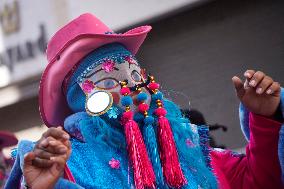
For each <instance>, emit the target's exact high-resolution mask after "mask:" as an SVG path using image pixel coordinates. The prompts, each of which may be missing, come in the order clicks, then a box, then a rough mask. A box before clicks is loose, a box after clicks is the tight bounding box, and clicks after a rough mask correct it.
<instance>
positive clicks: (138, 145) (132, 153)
mask: <svg viewBox="0 0 284 189" xmlns="http://www.w3.org/2000/svg"><path fill="white" fill-rule="evenodd" d="M122 124H123V126H124V132H125V137H126V142H127V149H128V154H129V158H130V159H131V161H132V166H133V170H134V182H135V187H136V188H137V189H144V188H155V174H154V170H153V167H152V164H151V162H150V159H149V157H148V154H147V150H146V146H145V144H144V141H143V138H142V135H141V132H140V129H139V126H138V124H137V123H136V122H135V121H134V120H133V113H132V112H130V111H129V112H125V113H124V114H123V116H122Z"/></svg>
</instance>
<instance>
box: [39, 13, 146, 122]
mask: <svg viewBox="0 0 284 189" xmlns="http://www.w3.org/2000/svg"><path fill="white" fill-rule="evenodd" d="M150 30H151V26H141V27H137V28H134V29H132V30H129V31H127V32H125V33H123V34H115V33H113V32H112V30H111V29H109V28H108V27H107V26H106V25H105V24H104V23H103V22H101V21H100V20H99V19H98V18H96V17H95V16H94V15H92V14H88V13H87V14H83V15H81V16H79V17H78V18H76V19H74V20H72V21H71V22H70V23H68V24H67V25H66V26H64V27H63V28H61V29H60V30H59V31H58V32H56V33H55V35H54V36H53V37H52V38H51V40H50V42H49V44H48V46H47V51H46V53H47V60H48V65H47V67H46V69H45V70H44V72H43V74H42V77H41V81H40V88H39V110H40V114H41V117H42V120H43V122H44V123H45V124H46V125H47V126H48V127H53V126H58V125H63V123H64V119H65V118H66V117H67V116H68V115H70V114H71V113H72V112H71V110H70V109H69V108H68V105H67V102H66V98H65V95H64V94H63V92H62V91H63V90H62V84H63V81H64V78H65V77H66V75H67V74H68V72H70V71H71V70H72V68H73V67H74V66H75V64H76V63H77V62H79V61H80V60H81V59H82V58H83V57H85V56H86V55H87V54H88V53H90V52H92V51H93V50H94V49H96V48H98V47H100V46H103V45H105V44H109V43H115V42H117V43H121V44H123V45H124V46H125V47H126V48H127V49H128V50H129V51H130V52H131V53H132V54H133V55H135V54H136V52H137V51H138V49H139V47H140V46H141V44H142V43H143V41H144V39H145V38H146V36H147V33H148V32H149V31H150Z"/></svg>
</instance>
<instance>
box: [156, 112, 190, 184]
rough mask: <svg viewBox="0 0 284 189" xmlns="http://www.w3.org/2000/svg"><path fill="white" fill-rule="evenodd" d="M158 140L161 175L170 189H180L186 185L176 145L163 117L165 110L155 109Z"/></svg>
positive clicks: (167, 123) (167, 121)
mask: <svg viewBox="0 0 284 189" xmlns="http://www.w3.org/2000/svg"><path fill="white" fill-rule="evenodd" d="M155 113H156V115H157V116H158V128H157V129H158V140H159V146H160V158H161V161H162V167H163V173H164V176H165V178H166V181H167V183H168V185H169V186H170V187H173V188H180V187H182V186H183V185H185V184H186V179H185V176H184V175H183V172H182V170H181V167H180V163H179V160H178V154H177V150H176V145H175V141H174V137H173V133H172V129H171V127H170V123H169V120H168V119H167V118H166V117H165V114H166V110H165V109H164V108H157V109H156V112H155Z"/></svg>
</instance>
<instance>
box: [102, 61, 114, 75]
mask: <svg viewBox="0 0 284 189" xmlns="http://www.w3.org/2000/svg"><path fill="white" fill-rule="evenodd" d="M114 65H115V62H114V61H113V60H106V61H105V62H104V63H103V65H102V69H103V70H104V71H105V72H106V73H110V72H112V71H113V70H114Z"/></svg>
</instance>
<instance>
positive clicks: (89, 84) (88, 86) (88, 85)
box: [82, 80, 95, 93]
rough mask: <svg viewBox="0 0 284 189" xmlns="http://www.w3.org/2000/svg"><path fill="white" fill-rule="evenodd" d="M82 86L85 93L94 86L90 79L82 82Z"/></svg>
mask: <svg viewBox="0 0 284 189" xmlns="http://www.w3.org/2000/svg"><path fill="white" fill-rule="evenodd" d="M82 88H83V91H84V92H85V93H90V92H91V91H92V90H93V89H94V88H95V85H94V83H93V82H92V81H90V80H85V81H84V83H83V84H82Z"/></svg>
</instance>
